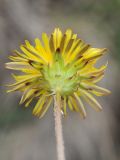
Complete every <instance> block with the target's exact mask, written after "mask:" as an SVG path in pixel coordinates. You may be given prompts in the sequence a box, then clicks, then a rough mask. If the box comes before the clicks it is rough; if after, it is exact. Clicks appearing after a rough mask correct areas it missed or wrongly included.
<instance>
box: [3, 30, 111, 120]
mask: <svg viewBox="0 0 120 160" xmlns="http://www.w3.org/2000/svg"><path fill="white" fill-rule="evenodd" d="M20 49H21V52H19V51H17V50H15V51H14V55H12V56H10V57H9V58H10V59H11V60H12V61H13V62H9V63H6V67H7V68H8V69H13V70H19V71H21V73H22V74H20V75H14V74H12V76H13V78H14V79H15V81H16V82H15V83H14V84H11V85H9V87H11V89H10V90H8V92H11V91H21V92H23V95H22V98H21V100H20V104H22V103H25V106H26V107H27V106H29V104H30V102H31V101H32V100H33V99H34V98H36V99H37V103H36V105H35V107H34V109H33V114H34V115H36V116H39V117H43V115H44V114H45V113H46V111H47V110H48V108H49V107H50V105H51V104H52V101H54V98H53V96H54V95H57V94H59V95H60V97H61V98H60V100H61V104H62V105H61V112H62V113H63V114H64V115H66V113H67V108H69V109H70V110H71V111H76V112H79V113H80V115H81V116H82V117H83V118H85V117H86V110H85V107H84V104H83V103H84V100H85V101H86V102H88V103H89V105H90V106H91V107H93V108H94V109H95V110H96V111H101V110H102V107H101V105H100V104H99V103H98V102H97V100H96V99H95V98H94V97H93V95H96V96H103V95H106V94H109V93H110V91H108V90H107V89H104V88H101V87H99V86H97V85H96V83H97V82H99V81H100V80H101V79H102V78H103V76H104V71H105V69H106V67H107V65H103V66H101V67H99V68H96V67H95V64H96V62H97V61H98V60H99V59H100V57H101V56H102V55H104V54H105V52H106V48H102V49H99V48H92V47H91V45H89V44H86V43H85V42H83V41H82V40H81V39H79V38H77V34H73V33H72V31H71V30H70V29H67V30H66V32H65V33H64V34H63V33H62V32H61V30H60V29H59V28H56V29H55V30H54V32H53V33H52V34H51V36H50V37H49V36H48V35H47V34H46V33H43V34H42V42H41V41H40V39H39V38H36V39H35V46H33V45H31V44H30V42H29V41H27V40H26V41H25V44H24V45H21V46H20Z"/></svg>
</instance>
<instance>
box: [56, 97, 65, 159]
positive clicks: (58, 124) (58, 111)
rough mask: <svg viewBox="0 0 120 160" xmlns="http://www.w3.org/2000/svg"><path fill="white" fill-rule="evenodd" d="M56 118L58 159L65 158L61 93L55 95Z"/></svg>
mask: <svg viewBox="0 0 120 160" xmlns="http://www.w3.org/2000/svg"><path fill="white" fill-rule="evenodd" d="M54 119H55V136H56V145H57V156H58V160H65V152H64V140H63V132H62V121H61V97H60V95H59V94H57V95H55V96H54Z"/></svg>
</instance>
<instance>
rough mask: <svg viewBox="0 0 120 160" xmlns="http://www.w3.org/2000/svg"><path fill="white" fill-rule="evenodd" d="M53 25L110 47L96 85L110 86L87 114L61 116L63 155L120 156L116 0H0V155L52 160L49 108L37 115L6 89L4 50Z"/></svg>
mask: <svg viewBox="0 0 120 160" xmlns="http://www.w3.org/2000/svg"><path fill="white" fill-rule="evenodd" d="M55 27H60V28H61V29H62V30H63V31H65V29H66V28H71V29H73V31H74V32H75V33H77V34H78V35H79V37H80V38H82V39H83V40H84V41H85V42H87V43H90V44H92V45H93V46H94V47H106V48H108V49H109V54H107V55H106V56H105V57H104V58H103V59H102V62H101V63H105V62H106V61H107V60H108V61H109V65H108V68H107V70H106V74H105V78H104V79H103V80H102V82H101V85H102V86H103V87H105V88H108V89H110V90H111V91H112V94H111V95H110V96H107V97H102V98H100V99H99V102H100V103H101V104H102V106H103V111H102V112H101V113H96V112H95V111H94V110H92V109H91V108H90V107H89V106H87V107H86V108H87V113H88V115H87V118H86V119H85V120H81V119H80V117H79V115H77V114H76V113H69V114H68V116H67V117H66V118H64V119H63V132H64V140H65V151H66V159H67V160H108V159H109V160H119V159H120V127H119V126H120V109H119V105H120V100H119V99H120V97H119V95H120V84H119V83H120V74H119V73H120V72H119V69H120V68H119V67H120V0H109V1H108V0H101V1H99V0H84V1H83V0H74V1H73V0H0V75H1V76H0V103H1V105H0V160H56V159H57V156H56V145H55V133H54V118H53V108H52V106H51V109H50V110H49V112H47V114H46V115H45V116H44V118H43V119H41V120H39V119H37V118H35V117H33V116H32V113H31V111H32V106H33V105H34V104H33V105H31V107H29V108H27V109H26V108H24V105H22V106H20V105H19V100H20V97H21V94H20V93H17V92H16V93H9V94H7V93H6V87H5V85H6V84H7V83H11V82H12V79H11V76H10V73H11V71H10V70H6V69H5V68H4V63H5V62H7V61H8V55H10V54H11V53H12V50H14V49H18V48H19V45H20V44H21V43H24V40H25V39H27V40H30V41H31V42H33V39H34V38H36V37H39V38H40V37H41V33H42V32H43V31H44V32H47V33H48V34H50V33H51V32H52V31H53V29H54V28H55Z"/></svg>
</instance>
